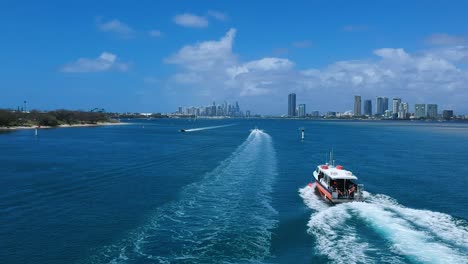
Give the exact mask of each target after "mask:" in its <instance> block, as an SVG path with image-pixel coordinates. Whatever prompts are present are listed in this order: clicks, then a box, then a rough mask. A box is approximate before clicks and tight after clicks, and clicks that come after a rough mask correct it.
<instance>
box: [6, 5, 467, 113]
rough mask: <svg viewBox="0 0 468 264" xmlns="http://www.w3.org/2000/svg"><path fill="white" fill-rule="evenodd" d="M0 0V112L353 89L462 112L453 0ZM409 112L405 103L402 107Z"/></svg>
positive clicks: (460, 29) (168, 106) (282, 101)
mask: <svg viewBox="0 0 468 264" xmlns="http://www.w3.org/2000/svg"><path fill="white" fill-rule="evenodd" d="M239 3H240V2H239V1H166V2H162V1H138V3H135V2H134V1H79V2H78V1H75V2H72V3H64V2H63V1H43V2H38V1H2V2H1V3H0V30H1V32H2V38H1V40H0V42H1V47H2V48H1V49H0V60H1V62H2V70H1V71H0V87H1V90H2V96H0V107H1V108H7V107H11V108H15V107H16V106H17V105H19V104H21V102H22V101H23V100H27V101H28V102H29V105H30V107H31V108H37V109H47V110H49V109H56V108H67V109H84V110H87V109H92V108H95V107H102V108H105V109H106V110H109V111H138V112H172V111H175V110H176V108H177V106H179V105H181V106H200V105H206V104H210V103H211V102H212V101H217V102H222V101H224V100H228V101H235V100H238V101H239V103H240V105H241V107H243V108H244V109H247V108H248V109H250V110H252V111H253V112H256V113H271V114H284V113H285V112H286V111H287V94H288V93H290V92H296V94H297V96H298V99H297V100H298V103H306V104H307V111H312V110H320V111H327V110H334V111H346V110H350V109H352V104H353V95H355V94H359V95H362V96H363V99H374V98H375V97H376V96H387V97H390V98H392V97H401V98H402V100H403V101H407V102H409V103H410V104H411V105H413V104H414V103H438V104H439V109H440V110H442V109H454V110H455V112H456V113H466V112H468V106H467V105H466V103H465V102H466V101H467V99H468V68H467V64H468V33H467V28H466V22H467V21H466V11H467V10H468V3H467V2H464V1H450V2H443V1H424V2H423V1H411V2H410V1H287V2H282V3H280V2H279V1H278V2H277V1H249V2H241V3H243V4H239ZM411 109H412V108H411Z"/></svg>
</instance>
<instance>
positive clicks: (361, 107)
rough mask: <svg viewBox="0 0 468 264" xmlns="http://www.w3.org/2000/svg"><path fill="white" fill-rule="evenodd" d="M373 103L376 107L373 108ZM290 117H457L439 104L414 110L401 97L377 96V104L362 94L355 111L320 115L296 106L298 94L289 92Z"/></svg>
mask: <svg viewBox="0 0 468 264" xmlns="http://www.w3.org/2000/svg"><path fill="white" fill-rule="evenodd" d="M373 105H374V106H375V108H373ZM287 116H288V117H299V118H305V117H309V118H320V117H323V118H377V119H452V118H455V116H454V115H453V110H443V111H442V112H441V113H439V110H438V105H437V104H415V105H414V111H413V112H412V111H411V109H410V105H409V103H408V102H402V100H401V98H392V101H391V102H390V100H389V98H388V97H384V96H377V97H376V98H375V104H373V101H372V100H370V99H366V100H364V101H362V98H361V96H360V95H356V96H354V111H347V112H333V111H328V112H326V113H325V114H324V115H320V113H319V111H312V112H310V113H307V112H306V105H305V104H299V105H297V106H296V94H295V93H290V94H288V115H287Z"/></svg>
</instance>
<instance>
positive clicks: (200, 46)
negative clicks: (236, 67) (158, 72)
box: [166, 29, 236, 72]
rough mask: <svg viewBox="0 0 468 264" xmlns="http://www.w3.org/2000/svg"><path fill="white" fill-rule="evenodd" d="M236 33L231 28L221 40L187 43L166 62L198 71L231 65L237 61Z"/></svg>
mask: <svg viewBox="0 0 468 264" xmlns="http://www.w3.org/2000/svg"><path fill="white" fill-rule="evenodd" d="M235 35H236V30H235V29H230V30H229V31H228V32H227V33H226V35H225V36H224V37H222V38H221V39H220V40H219V41H205V42H200V43H197V44H194V45H187V46H185V47H183V48H182V49H180V50H179V51H178V52H177V53H176V54H174V55H172V56H170V57H169V58H167V59H166V62H167V63H170V64H177V65H179V66H181V67H182V68H186V69H187V70H192V71H197V72H198V71H210V70H213V69H218V68H219V67H227V66H230V65H232V64H233V63H234V62H235V56H234V54H233V53H232V43H233V40H234V37H235Z"/></svg>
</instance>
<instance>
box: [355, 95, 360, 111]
mask: <svg viewBox="0 0 468 264" xmlns="http://www.w3.org/2000/svg"><path fill="white" fill-rule="evenodd" d="M354 115H355V116H360V115H361V96H360V95H355V96H354Z"/></svg>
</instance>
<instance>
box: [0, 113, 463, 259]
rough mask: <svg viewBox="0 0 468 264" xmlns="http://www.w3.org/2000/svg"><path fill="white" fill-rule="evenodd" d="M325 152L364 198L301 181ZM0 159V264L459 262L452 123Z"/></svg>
mask: <svg viewBox="0 0 468 264" xmlns="http://www.w3.org/2000/svg"><path fill="white" fill-rule="evenodd" d="M255 127H258V128H259V129H262V131H258V130H252V129H253V128H255ZM302 127H303V128H305V130H306V139H305V140H304V141H301V140H300V128H302ZM181 129H184V130H186V131H187V132H185V133H184V132H179V131H180V130H181ZM331 148H333V149H334V152H335V158H336V160H337V163H339V164H341V165H343V166H344V167H345V168H346V169H349V170H351V171H353V172H354V173H355V174H356V175H358V177H359V178H360V181H361V183H363V184H364V185H365V188H366V193H365V194H366V197H367V199H366V202H364V203H348V204H341V205H336V206H330V205H328V204H327V203H325V202H323V201H322V199H321V198H320V197H319V196H318V195H317V193H316V191H315V189H314V186H313V185H312V186H310V187H309V186H308V185H307V184H308V183H309V182H311V177H312V175H311V173H312V171H313V170H314V169H315V166H316V165H317V164H319V163H322V162H324V161H325V156H326V152H327V151H329V150H330V149H331ZM0 150H1V152H0V168H1V171H0V263H213V262H214V263H468V222H467V219H468V191H467V187H466V186H468V177H467V176H466V175H468V167H467V164H468V125H467V124H464V123H429V122H353V121H301V120H231V119H224V120H202V119H197V120H183V119H178V120H176V119H161V120H140V121H132V122H131V123H129V124H128V125H121V126H105V127H92V128H63V129H43V130H40V131H39V135H38V136H37V137H35V136H34V131H31V130H22V131H16V132H13V133H2V134H0Z"/></svg>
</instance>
